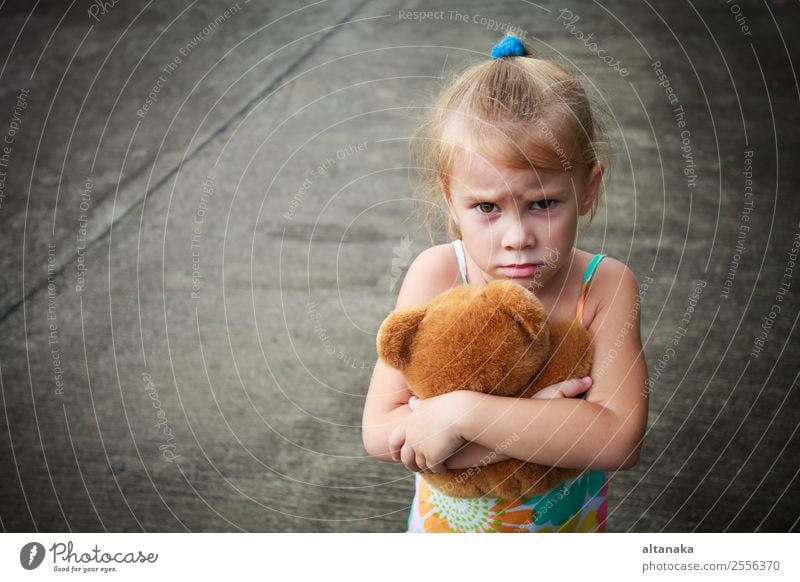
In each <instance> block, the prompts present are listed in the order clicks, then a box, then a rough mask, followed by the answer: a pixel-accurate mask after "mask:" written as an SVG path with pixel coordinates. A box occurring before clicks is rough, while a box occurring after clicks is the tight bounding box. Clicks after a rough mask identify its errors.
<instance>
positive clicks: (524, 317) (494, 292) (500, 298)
mask: <svg viewBox="0 0 800 582" xmlns="http://www.w3.org/2000/svg"><path fill="white" fill-rule="evenodd" d="M484 294H485V295H486V298H487V299H488V300H489V301H490V303H492V304H495V305H498V306H500V307H501V308H503V309H505V310H506V312H507V313H508V315H509V316H510V317H511V318H512V319H514V321H516V322H517V323H518V324H519V325H520V326H521V327H522V328H523V329H524V330H525V331H526V332H527V334H528V335H529V336H530V338H531V340H533V341H534V342H535V343H536V344H537V345H536V348H537V349H541V350H543V351H545V352H547V351H549V350H550V332H549V330H548V328H547V310H546V309H545V308H544V306H543V305H542V303H541V301H539V299H538V298H537V297H536V295H534V294H533V293H531V292H530V291H528V290H527V289H524V288H523V287H522V286H520V285H517V284H516V283H514V282H513V281H492V282H491V283H489V285H487V286H486V289H485V291H484Z"/></svg>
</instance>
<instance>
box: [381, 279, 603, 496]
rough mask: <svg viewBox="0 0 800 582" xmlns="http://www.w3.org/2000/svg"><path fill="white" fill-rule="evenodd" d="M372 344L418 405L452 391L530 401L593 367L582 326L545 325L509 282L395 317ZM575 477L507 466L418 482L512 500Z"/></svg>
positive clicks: (458, 290) (461, 291) (543, 316)
mask: <svg viewBox="0 0 800 582" xmlns="http://www.w3.org/2000/svg"><path fill="white" fill-rule="evenodd" d="M377 344H378V355H379V356H380V358H381V359H382V360H383V361H384V362H385V363H386V364H387V365H389V366H391V367H393V368H397V369H398V370H401V371H402V372H403V375H404V377H405V379H406V382H407V383H408V387H409V390H411V392H412V393H413V394H414V395H415V396H417V397H419V398H430V397H432V396H437V395H439V394H445V393H447V392H452V391H453V390H474V391H476V392H484V393H489V394H495V395H500V396H517V397H520V398H528V397H530V396H532V395H533V394H535V393H536V392H538V391H539V390H541V389H543V388H545V387H547V386H550V385H552V384H556V383H558V382H561V381H563V380H568V379H570V378H580V377H583V376H587V375H589V371H590V369H591V364H592V351H591V339H590V337H589V334H588V333H587V332H586V330H585V329H584V328H583V326H582V325H581V324H580V322H578V321H577V320H574V321H561V322H554V323H549V324H548V322H547V311H546V310H545V308H544V307H543V306H542V304H541V302H540V301H539V300H538V299H537V298H536V296H535V295H534V294H533V293H531V292H530V291H528V290H526V289H524V288H523V287H521V286H520V285H518V284H516V283H514V282H513V281H493V282H491V283H489V285H488V286H486V287H475V286H472V285H462V286H459V287H454V288H452V289H450V290H448V291H445V292H444V293H442V294H441V295H439V296H438V297H436V298H435V299H433V300H432V301H431V302H430V303H428V304H427V305H420V306H414V307H407V308H404V309H398V310H395V311H393V312H392V313H390V314H389V316H388V317H387V318H386V320H385V321H384V322H383V324H382V325H381V327H380V330H379V331H378V339H377ZM500 421H501V422H502V419H501V420H500ZM580 473H581V471H580V470H578V469H564V468H557V467H546V466H543V465H538V464H535V463H526V462H524V461H519V460H516V459H506V460H503V461H498V462H496V463H492V464H489V465H485V466H482V467H471V468H469V469H458V470H451V471H447V472H445V473H439V474H430V473H425V474H424V475H423V477H424V478H425V480H426V481H427V482H428V483H429V484H430V485H432V486H434V487H436V488H438V489H439V490H440V491H442V492H443V493H445V494H447V495H451V496H454V497H500V498H505V499H512V498H519V497H529V496H533V495H539V494H541V493H544V492H545V491H548V490H550V489H552V488H553V487H555V486H556V485H558V484H559V483H561V482H563V481H565V480H567V479H571V478H573V477H576V476H578V475H579V474H580Z"/></svg>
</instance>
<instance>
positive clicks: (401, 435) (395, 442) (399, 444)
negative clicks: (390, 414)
mask: <svg viewBox="0 0 800 582" xmlns="http://www.w3.org/2000/svg"><path fill="white" fill-rule="evenodd" d="M405 441H406V434H405V430H403V427H402V426H396V427H394V430H392V432H391V433H389V442H388V444H389V453H390V454H391V455H392V460H393V461H399V460H400V449H402V448H403V445H404V444H405Z"/></svg>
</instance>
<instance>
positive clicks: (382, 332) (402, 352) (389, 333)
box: [377, 305, 428, 370]
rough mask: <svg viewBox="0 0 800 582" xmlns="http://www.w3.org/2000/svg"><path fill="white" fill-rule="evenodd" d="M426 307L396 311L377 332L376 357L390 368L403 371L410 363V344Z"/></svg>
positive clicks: (419, 306) (420, 306)
mask: <svg viewBox="0 0 800 582" xmlns="http://www.w3.org/2000/svg"><path fill="white" fill-rule="evenodd" d="M427 310H428V307H427V306H426V305H417V306H414V307H405V308H403V309H397V310H395V311H393V312H392V313H390V314H389V317H387V318H386V320H385V321H384V322H383V323H382V324H381V327H380V329H379V330H378V340H377V343H378V356H379V357H380V358H381V359H382V360H383V361H384V362H385V363H386V364H387V365H388V366H391V367H392V368H397V369H398V370H403V369H405V368H406V366H408V364H409V362H410V352H411V342H412V341H413V340H414V336H416V335H417V329H418V328H419V324H420V322H421V321H422V319H423V318H424V317H425V313H426V312H427Z"/></svg>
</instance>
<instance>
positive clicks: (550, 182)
mask: <svg viewBox="0 0 800 582" xmlns="http://www.w3.org/2000/svg"><path fill="white" fill-rule="evenodd" d="M602 137H603V136H602V134H601V130H600V129H599V126H598V124H597V121H596V119H595V118H594V114H593V112H592V108H591V106H590V104H589V101H588V99H587V97H586V94H585V92H584V91H583V88H582V87H581V84H580V82H579V81H578V80H577V79H576V78H575V77H573V76H572V75H570V74H569V73H567V72H566V71H564V70H563V69H562V68H561V67H559V66H558V65H556V64H554V63H552V62H550V61H547V60H545V59H540V58H536V57H534V56H532V55H531V54H530V53H529V52H528V51H527V50H526V47H525V45H524V44H523V43H522V42H521V41H520V40H519V39H517V38H515V37H513V36H507V37H506V38H505V39H503V41H502V42H500V43H499V44H498V45H497V46H495V47H494V49H493V51H492V60H491V61H488V62H484V63H480V64H477V65H474V66H472V67H470V68H469V69H467V70H466V71H465V72H463V73H462V74H461V75H460V76H459V77H458V78H456V79H455V80H454V81H453V82H452V83H451V84H450V86H448V87H447V88H446V89H445V90H444V91H443V92H442V93H441V94H440V96H439V98H438V100H437V102H436V103H435V105H434V106H433V107H432V108H431V113H430V114H429V116H428V119H427V120H426V122H425V123H424V124H423V125H422V126H421V128H420V129H419V131H418V132H417V138H418V143H419V149H418V150H417V151H418V153H419V154H420V156H421V161H420V163H419V164H417V165H418V167H420V168H422V171H423V172H425V177H426V182H427V183H428V185H429V187H430V190H431V192H432V193H433V194H434V196H437V197H441V199H443V200H444V202H445V204H446V207H447V214H448V232H449V234H450V235H451V237H452V238H453V239H455V240H454V241H453V243H452V244H444V245H438V246H434V247H432V248H429V249H427V250H425V251H423V252H422V253H421V254H420V255H419V256H418V257H417V258H416V259H415V260H414V262H413V263H412V265H411V266H410V267H409V270H408V272H407V274H406V277H405V280H404V282H403V286H402V288H401V290H400V293H399V296H398V298H397V304H396V308H401V307H407V306H410V305H418V304H423V303H427V302H428V301H430V300H431V299H433V298H434V297H435V296H437V295H439V294H440V293H442V292H443V291H445V290H446V289H449V288H451V287H453V286H454V285H457V284H464V285H466V284H470V285H477V286H484V285H486V284H488V283H489V282H490V281H492V280H496V279H512V280H513V281H515V282H517V283H518V284H520V285H523V286H524V287H526V288H528V289H530V290H531V291H532V292H533V293H534V294H535V295H536V296H537V297H538V298H539V300H541V302H542V304H543V305H544V306H545V307H546V308H547V309H548V312H549V314H550V318H551V319H552V320H554V321H555V320H561V319H567V318H573V317H574V318H577V319H578V321H580V323H581V324H582V325H584V326H585V327H586V329H587V330H588V331H589V334H590V335H591V337H592V340H593V345H594V359H593V361H594V364H593V367H592V371H591V377H587V378H584V379H575V380H570V381H567V382H563V383H561V384H557V385H554V386H550V387H548V388H546V389H545V390H543V391H542V392H540V393H538V394H537V395H536V396H535V397H534V398H531V399H520V398H509V397H502V396H495V395H490V394H479V393H476V392H470V391H464V390H459V391H456V392H452V393H449V394H444V395H441V396H437V397H434V398H428V399H425V400H417V399H416V398H411V393H410V392H409V390H408V387H407V385H406V383H405V381H404V379H403V376H402V373H401V372H399V371H397V370H394V369H392V368H389V367H387V366H386V365H384V364H383V362H381V361H378V362H377V363H376V366H375V371H374V373H373V376H372V380H371V382H370V386H369V392H368V394H367V399H366V403H365V408H364V419H363V439H364V445H365V448H366V450H367V452H368V453H369V454H370V455H372V456H374V457H376V458H378V459H380V460H384V461H395V462H398V461H399V462H402V463H403V464H404V465H405V466H406V467H408V468H409V469H410V470H412V471H415V472H417V475H416V494H415V496H414V501H413V505H412V507H411V513H410V516H409V520H408V531H412V532H446V531H454V532H455V531H465V532H492V531H501V532H506V531H507V532H543V531H605V526H606V523H605V522H606V513H607V510H606V507H607V493H608V479H607V475H606V471H614V470H618V469H627V468H630V467H632V466H633V465H634V464H635V463H636V461H637V459H638V456H639V447H640V441H641V439H642V436H643V434H644V430H645V426H646V422H647V391H646V389H645V385H646V380H647V366H646V363H645V360H644V355H643V352H642V345H641V339H640V331H639V302H638V300H639V290H638V284H637V280H636V277H635V276H634V275H633V273H632V272H631V271H630V269H628V268H627V267H626V266H625V265H624V264H623V263H621V262H619V261H617V260H615V259H612V258H605V255H603V254H597V255H594V256H592V255H591V254H589V253H587V252H584V251H582V250H580V249H577V248H576V247H575V246H574V244H575V239H576V235H577V226H578V218H579V217H580V216H584V215H586V214H590V217H589V220H590V222H591V218H592V217H593V216H594V212H595V210H596V208H597V204H598V200H599V198H598V195H599V188H600V182H601V180H602V175H603V170H604V169H603V165H602V163H601V161H600V158H601V155H600V154H601V152H602V149H603V147H604V146H605V144H606V141H605V140H603V139H602ZM590 284H591V287H590ZM587 389H588V391H587ZM579 395H582V396H581V397H580V398H577V397H576V396H579ZM512 457H513V458H516V459H522V460H526V461H531V462H536V463H540V464H543V465H552V466H559V467H569V468H579V469H584V470H585V471H584V472H583V473H582V474H581V475H580V476H579V477H577V478H575V479H571V480H568V481H565V482H564V483H562V484H560V485H559V486H557V487H555V488H554V489H553V490H551V491H548V492H546V493H544V494H542V495H538V496H536V497H528V498H522V499H496V498H479V499H461V498H456V497H449V496H447V495H445V494H443V493H442V492H441V491H438V490H436V489H433V488H431V487H429V486H428V485H427V483H426V482H425V480H423V479H422V478H421V476H420V473H424V472H440V471H446V470H450V469H464V468H467V467H473V466H476V467H480V466H482V465H486V464H489V463H495V462H498V461H501V460H503V459H507V458H512Z"/></svg>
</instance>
